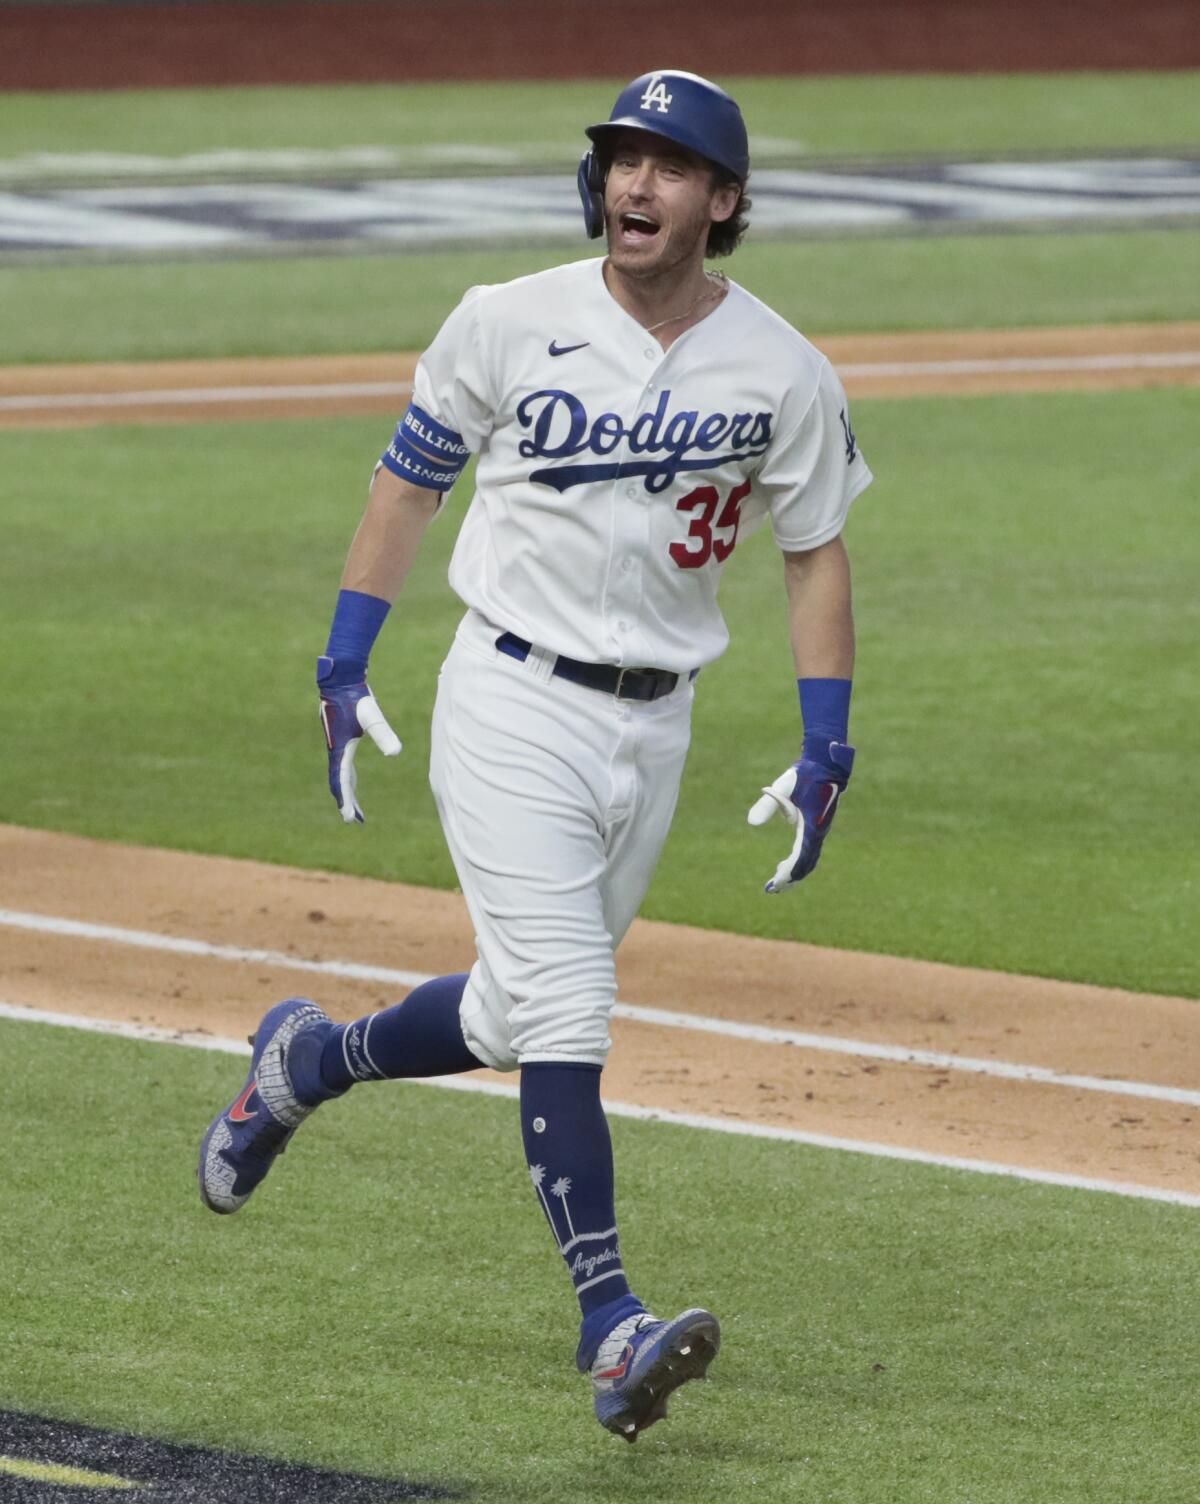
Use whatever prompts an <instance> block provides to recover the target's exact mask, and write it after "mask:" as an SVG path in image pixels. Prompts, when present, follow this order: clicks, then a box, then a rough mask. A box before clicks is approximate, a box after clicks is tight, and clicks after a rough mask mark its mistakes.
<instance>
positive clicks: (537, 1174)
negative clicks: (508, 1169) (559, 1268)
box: [529, 1165, 562, 1247]
mask: <svg viewBox="0 0 1200 1504" xmlns="http://www.w3.org/2000/svg"><path fill="white" fill-rule="evenodd" d="M529 1178H530V1180H532V1181H533V1188H534V1190H535V1191H536V1192H537V1193H538V1200H539V1201H540V1202H541V1203H542V1210H543V1211H544V1212H545V1213H546V1221H547V1222H549V1224H550V1231H551V1232H552V1233H553V1234H554V1240H555V1242H558V1230H557V1229H556V1228H555V1226H554V1218H553V1217H552V1216H551V1215H550V1203H549V1202H548V1201H547V1200H546V1193H545V1191H543V1190H542V1181H543V1180H545V1178H546V1166H545V1165H530V1166H529ZM559 1246H560V1247H561V1246H562V1245H561V1243H560V1244H559Z"/></svg>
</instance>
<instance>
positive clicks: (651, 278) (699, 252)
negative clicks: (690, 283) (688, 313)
mask: <svg viewBox="0 0 1200 1504" xmlns="http://www.w3.org/2000/svg"><path fill="white" fill-rule="evenodd" d="M619 217H620V216H619V214H617V213H615V212H613V211H610V212H609V213H608V215H607V216H606V229H607V241H608V258H609V262H610V263H611V265H612V267H613V269H614V270H615V271H616V272H618V273H619V274H620V275H621V276H622V277H627V278H629V280H630V281H634V282H644V283H651V282H662V283H664V284H666V283H670V282H673V281H679V280H681V279H682V277H683V275H684V274H685V273H686V272H687V271H688V270H689V269H690V268H691V267H693V266H694V265H696V264H697V262H698V263H699V264H700V265H703V263H704V249H705V247H706V245H707V241H708V230H709V225H710V224H711V223H712V221H711V219H710V217H709V215H708V212H707V210H705V211H697V213H696V214H695V215H694V216H693V217H692V219H691V220H690V221H689V222H687V223H685V224H682V225H679V226H677V227H676V228H674V229H673V230H671V231H670V232H668V234H667V240H666V244H665V245H663V246H662V247H659V246H658V245H657V244H656V245H655V249H656V250H657V251H658V254H657V255H655V256H653V257H649V256H648V257H645V258H643V257H641V256H636V255H633V256H626V254H625V253H624V251H623V249H622V248H619V247H618V248H617V249H616V251H615V254H614V247H613V226H614V224H615V222H616V221H617V220H618V219H619ZM659 233H660V234H662V233H663V232H662V231H661V230H660V232H659Z"/></svg>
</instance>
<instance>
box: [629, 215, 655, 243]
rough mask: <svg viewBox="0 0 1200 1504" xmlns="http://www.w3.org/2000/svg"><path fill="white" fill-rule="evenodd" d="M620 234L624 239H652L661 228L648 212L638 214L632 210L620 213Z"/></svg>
mask: <svg viewBox="0 0 1200 1504" xmlns="http://www.w3.org/2000/svg"><path fill="white" fill-rule="evenodd" d="M619 223H620V226H621V236H622V239H624V240H626V241H631V242H632V241H639V240H653V239H654V237H655V236H656V235H657V234H658V232H659V229H660V228H661V227H660V225H659V223H658V221H657V220H656V219H651V218H650V216H649V215H648V214H638V213H636V212H634V211H632V210H630V211H629V212H627V213H625V214H622V215H621V218H620V221H619Z"/></svg>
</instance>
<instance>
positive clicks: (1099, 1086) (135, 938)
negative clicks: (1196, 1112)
mask: <svg viewBox="0 0 1200 1504" xmlns="http://www.w3.org/2000/svg"><path fill="white" fill-rule="evenodd" d="M0 925H8V926H10V927H12V928H14V929H24V930H34V931H38V932H40V933H43V934H51V935H63V936H67V937H70V938H72V939H78V940H93V941H102V942H107V943H110V944H117V945H129V946H135V947H140V948H142V949H145V950H158V951H167V952H170V953H173V954H176V955H188V956H199V957H203V958H205V959H207V960H219V961H231V962H252V963H255V964H258V965H262V966H272V967H279V968H280V969H283V970H287V971H303V972H310V973H316V974H318V975H323V976H333V977H344V978H347V979H349V980H352V981H359V982H382V983H385V984H387V985H390V986H400V987H419V986H421V984H422V983H424V982H428V981H431V980H432V977H431V976H430V975H428V974H426V973H424V972H419V971H402V970H397V969H395V968H392V967H389V966H371V965H364V964H363V963H361V962H358V961H335V960H330V961H309V960H305V959H303V958H302V957H299V956H292V955H287V954H286V953H285V952H283V951H274V950H259V949H243V948H242V947H240V946H236V945H214V944H212V943H210V942H209V941H207V940H194V939H189V938H185V937H182V936H178V935H160V934H157V933H155V932H153V931H150V930H131V929H124V928H121V927H119V926H117V925H111V924H91V923H88V922H87V921H85V920H80V919H66V918H61V917H59V916H56V915H49V914H29V913H23V912H21V911H19V910H15V909H0ZM613 1017H614V1018H622V1019H626V1020H628V1021H629V1022H630V1023H640V1024H652V1025H656V1026H658V1027H660V1028H669V1029H686V1030H691V1031H693V1032H698V1033H703V1034H719V1035H724V1036H725V1037H726V1038H729V1039H741V1040H746V1041H750V1042H753V1043H755V1044H778V1045H786V1046H791V1047H794V1048H798V1049H805V1050H820V1051H824V1052H825V1053H828V1054H833V1055H851V1056H854V1057H855V1058H858V1059H866V1060H887V1061H891V1062H893V1063H896V1064H900V1065H920V1066H928V1067H930V1068H931V1069H934V1070H941V1071H961V1072H964V1073H966V1074H968V1075H976V1076H992V1077H995V1078H997V1079H1001V1080H1007V1081H1024V1082H1032V1083H1034V1084H1037V1085H1042V1086H1058V1087H1065V1088H1068V1089H1071V1090H1075V1091H1095V1092H1106V1093H1108V1094H1110V1095H1114V1096H1123V1097H1137V1098H1141V1099H1144V1100H1148V1101H1156V1102H1174V1103H1178V1104H1180V1105H1181V1106H1185V1107H1200V1091H1194V1090H1191V1089H1189V1088H1187V1087H1182V1086H1161V1085H1158V1084H1157V1083H1155V1082H1150V1081H1126V1080H1121V1079H1110V1078H1108V1077H1105V1076H1086V1075H1075V1074H1073V1073H1070V1072H1064V1071H1054V1070H1050V1069H1048V1068H1047V1067H1045V1066H1040V1065H1023V1064H1020V1063H1019V1062H1015V1061H1007V1060H989V1059H984V1058H982V1057H979V1056H972V1055H952V1054H946V1053H943V1052H941V1051H938V1050H922V1049H916V1048H913V1049H910V1048H909V1047H907V1046H906V1045H894V1044H880V1043H877V1042H875V1041H873V1040H865V1039H849V1038H845V1037H843V1036H839V1035H832V1034H810V1033H805V1032H802V1031H801V1030H798V1029H777V1028H770V1027H768V1026H766V1025H765V1024H748V1023H738V1022H735V1021H734V1020H732V1019H726V1018H713V1017H710V1016H708V1015H705V1014H697V1013H680V1012H676V1011H674V1010H671V1009H667V1008H648V1007H644V1006H642V1005H640V1004H635V1003H617V1004H616V1006H615V1007H614V1009H613ZM164 1037H165V1038H175V1037H176V1036H175V1035H171V1034H166V1035H164Z"/></svg>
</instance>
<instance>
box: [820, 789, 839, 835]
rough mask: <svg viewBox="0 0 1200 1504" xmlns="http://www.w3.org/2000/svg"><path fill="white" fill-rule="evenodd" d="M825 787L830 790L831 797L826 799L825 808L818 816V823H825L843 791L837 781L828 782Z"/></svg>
mask: <svg viewBox="0 0 1200 1504" xmlns="http://www.w3.org/2000/svg"><path fill="white" fill-rule="evenodd" d="M825 787H826V788H827V789H828V790H829V798H828V799H827V800H826V803H825V808H824V809H823V810H822V811H821V813H820V814H819V815H818V816H817V824H818V825H824V824H825V821H826V819H828V817H829V815H830V814H831V813H832V812H833V807H834V805H835V804H836V803H837V801H838V794H839V793H840V792H841V790H840V789H839V788H838V786H837V784H836V783H827V784H826V785H825Z"/></svg>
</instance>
